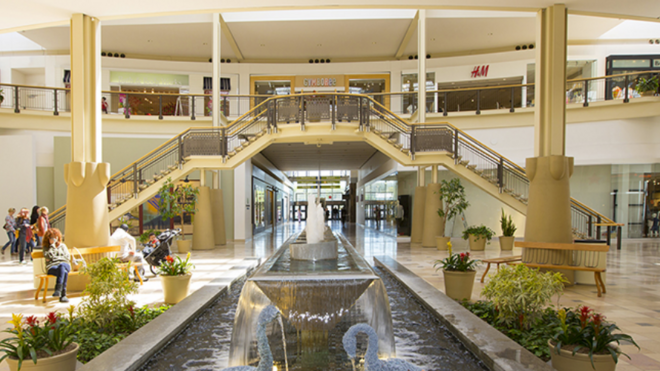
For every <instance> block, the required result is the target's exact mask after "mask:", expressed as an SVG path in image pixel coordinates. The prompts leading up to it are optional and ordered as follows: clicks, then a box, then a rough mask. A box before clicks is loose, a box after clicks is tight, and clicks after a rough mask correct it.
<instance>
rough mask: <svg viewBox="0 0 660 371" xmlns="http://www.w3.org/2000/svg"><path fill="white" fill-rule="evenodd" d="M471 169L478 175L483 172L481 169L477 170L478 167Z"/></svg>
mask: <svg viewBox="0 0 660 371" xmlns="http://www.w3.org/2000/svg"><path fill="white" fill-rule="evenodd" d="M472 171H474V173H475V174H477V175H479V176H481V175H482V174H483V173H484V171H483V170H479V169H474V170H472Z"/></svg>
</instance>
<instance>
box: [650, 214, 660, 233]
mask: <svg viewBox="0 0 660 371" xmlns="http://www.w3.org/2000/svg"><path fill="white" fill-rule="evenodd" d="M652 217H653V219H652V221H653V224H652V225H651V237H658V234H659V233H660V232H659V230H660V220H659V219H658V214H657V213H653V215H652Z"/></svg>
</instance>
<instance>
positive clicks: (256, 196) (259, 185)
mask: <svg viewBox="0 0 660 371" xmlns="http://www.w3.org/2000/svg"><path fill="white" fill-rule="evenodd" d="M252 187H253V188H252V189H253V191H252V197H253V202H252V205H253V206H254V210H253V212H252V215H253V218H254V219H253V221H252V224H253V227H254V230H255V231H258V230H262V229H264V228H265V227H266V184H265V183H264V182H262V181H260V180H258V179H253V182H252Z"/></svg>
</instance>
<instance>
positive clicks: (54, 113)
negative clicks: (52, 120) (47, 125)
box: [53, 89, 60, 116]
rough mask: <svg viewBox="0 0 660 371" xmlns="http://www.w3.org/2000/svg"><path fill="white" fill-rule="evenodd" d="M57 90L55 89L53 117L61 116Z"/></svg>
mask: <svg viewBox="0 0 660 371" xmlns="http://www.w3.org/2000/svg"><path fill="white" fill-rule="evenodd" d="M57 109H58V107H57V89H53V115H54V116H59V115H60V112H59V111H58V110H57Z"/></svg>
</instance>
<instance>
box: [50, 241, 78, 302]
mask: <svg viewBox="0 0 660 371" xmlns="http://www.w3.org/2000/svg"><path fill="white" fill-rule="evenodd" d="M43 248H44V259H46V270H47V271H48V275H50V276H55V277H57V280H56V282H55V292H53V297H56V298H57V297H59V298H60V302H61V303H68V302H69V299H68V298H67V297H66V283H67V281H68V279H69V272H71V264H70V263H69V262H70V260H71V255H69V249H67V247H66V245H65V244H64V243H63V242H62V233H60V230H59V229H57V228H51V229H49V230H48V231H46V233H45V234H44V239H43Z"/></svg>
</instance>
